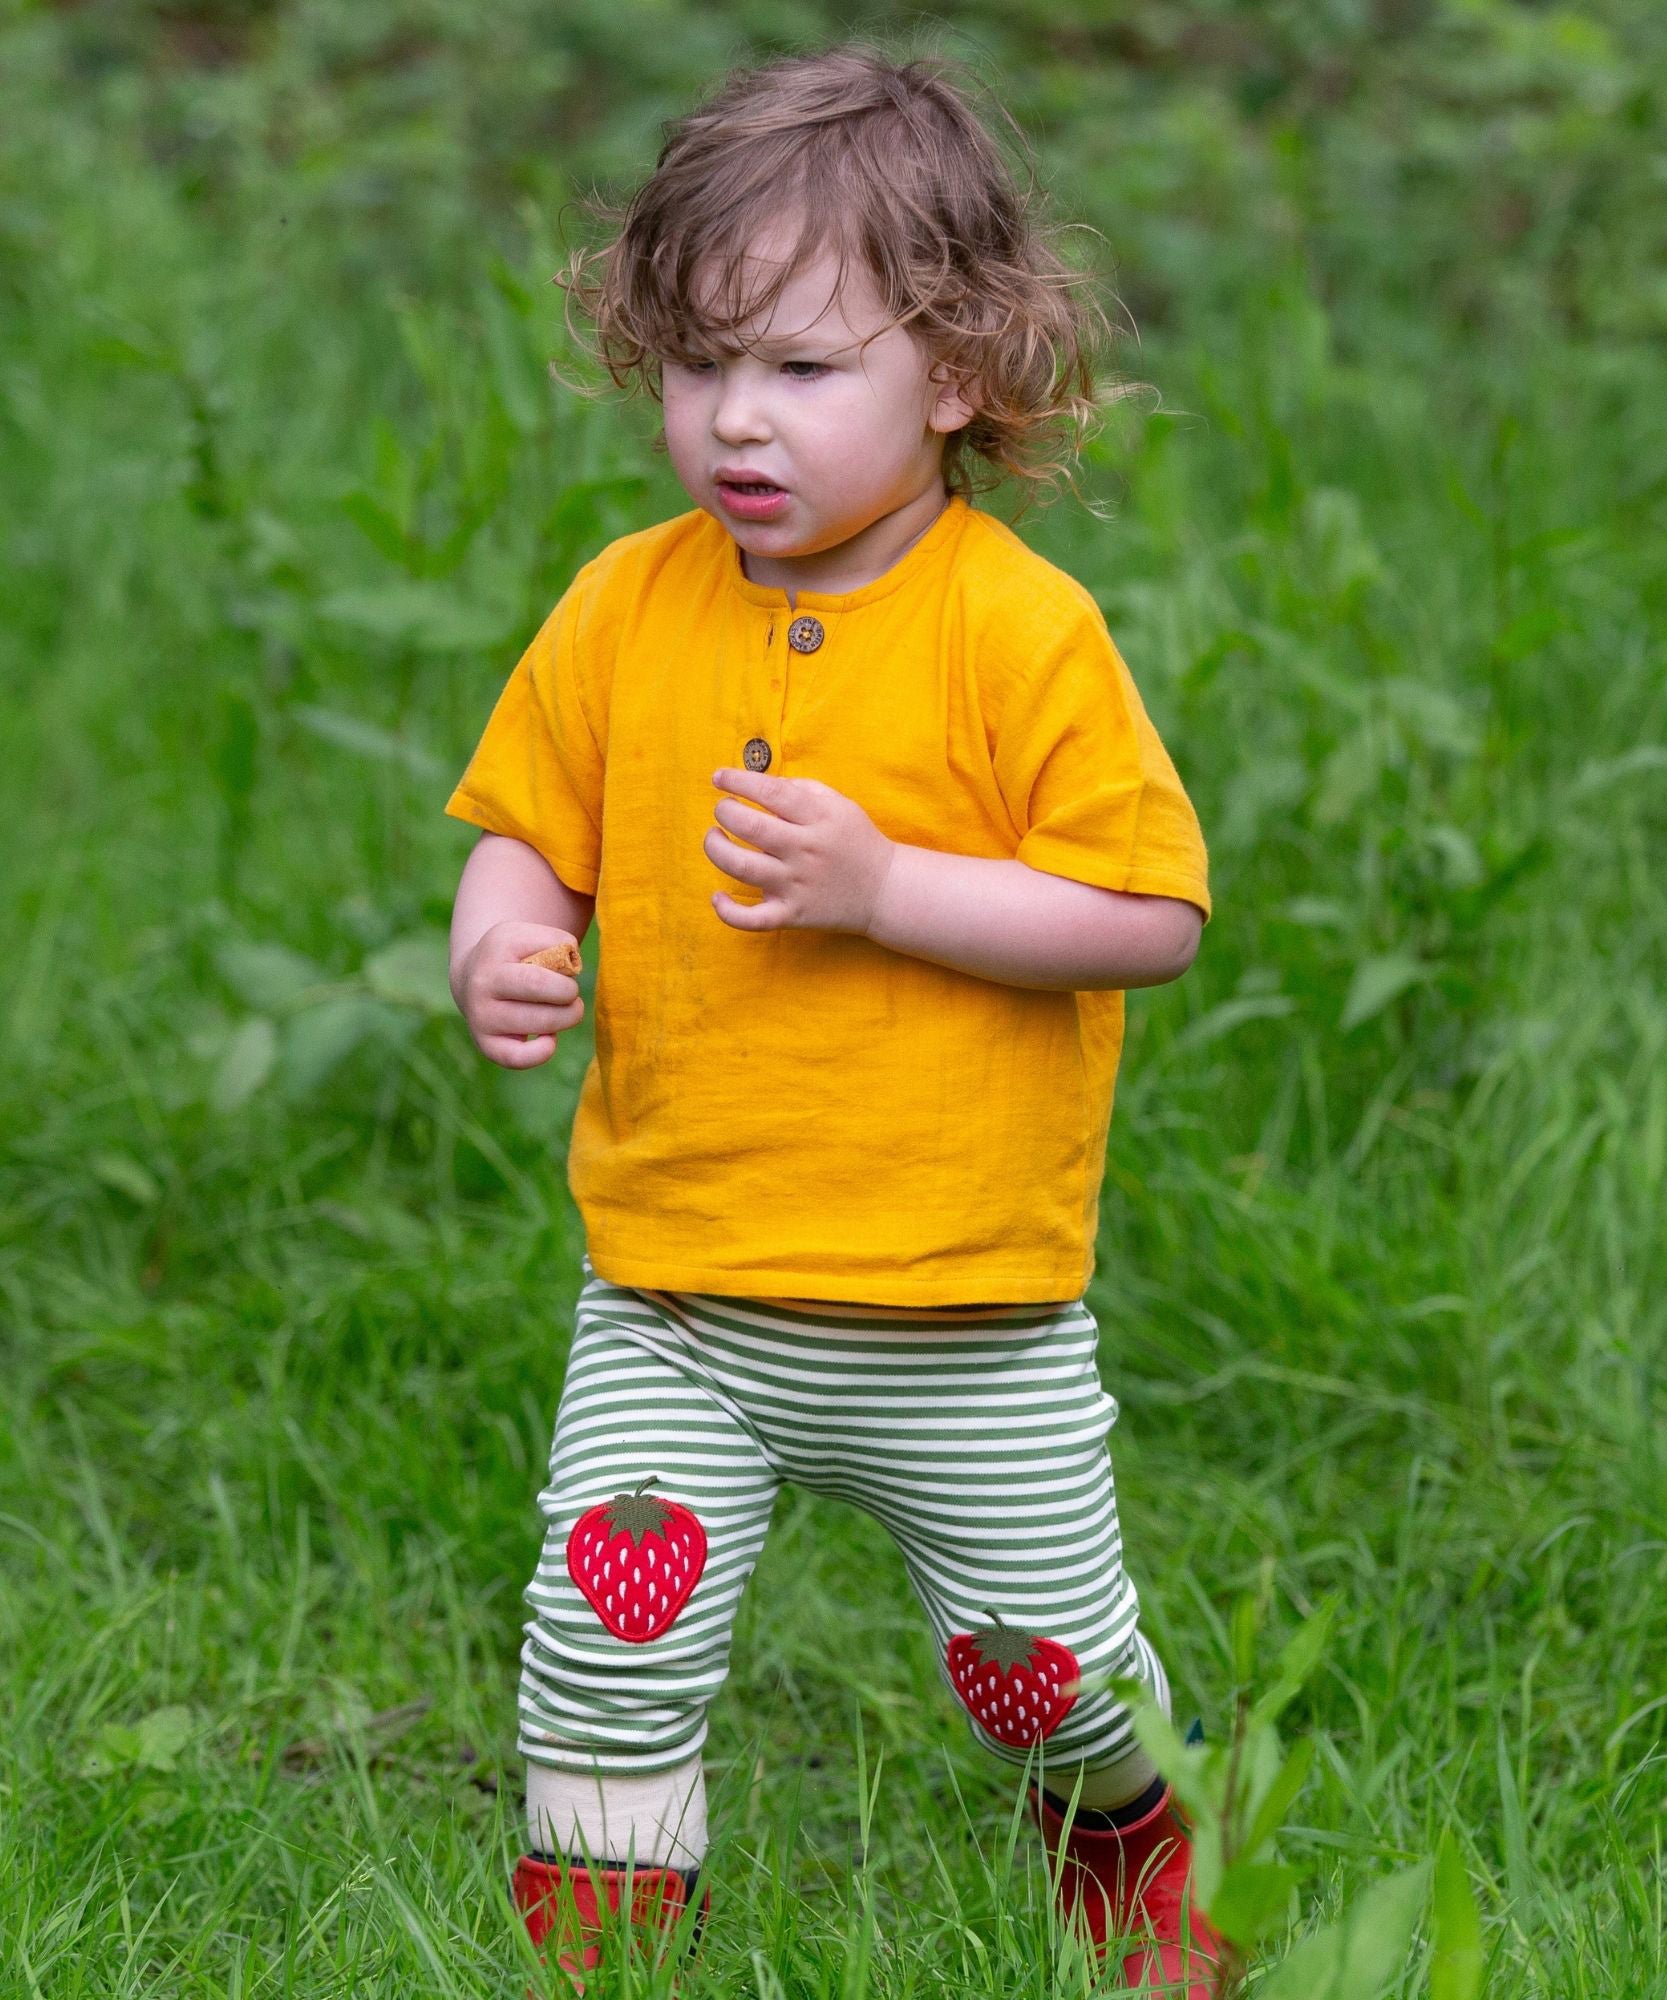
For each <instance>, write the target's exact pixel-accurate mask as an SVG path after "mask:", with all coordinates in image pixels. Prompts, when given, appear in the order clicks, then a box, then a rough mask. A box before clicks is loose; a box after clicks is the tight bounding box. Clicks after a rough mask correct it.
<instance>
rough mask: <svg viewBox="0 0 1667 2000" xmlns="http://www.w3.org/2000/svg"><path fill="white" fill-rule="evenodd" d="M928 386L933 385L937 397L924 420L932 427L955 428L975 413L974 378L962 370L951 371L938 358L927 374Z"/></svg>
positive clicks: (962, 427)
mask: <svg viewBox="0 0 1667 2000" xmlns="http://www.w3.org/2000/svg"><path fill="white" fill-rule="evenodd" d="M927 383H928V385H929V386H936V388H937V391H938V397H937V401H936V402H935V403H934V404H933V405H932V408H931V411H930V412H929V413H928V415H927V419H926V421H927V423H928V424H929V425H930V426H931V427H932V429H933V430H935V431H946V432H947V431H958V430H962V429H964V428H965V427H966V425H968V424H970V423H971V422H972V420H973V418H974V417H976V416H977V414H978V382H977V378H976V377H974V376H971V375H965V374H959V375H958V374H953V373H952V372H951V370H950V368H949V366H948V364H947V363H945V362H942V361H939V362H937V363H935V364H934V365H933V368H932V370H931V373H930V374H929V375H928V376H927Z"/></svg>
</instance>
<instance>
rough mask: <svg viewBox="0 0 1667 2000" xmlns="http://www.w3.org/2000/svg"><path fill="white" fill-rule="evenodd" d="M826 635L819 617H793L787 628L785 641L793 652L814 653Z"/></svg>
mask: <svg viewBox="0 0 1667 2000" xmlns="http://www.w3.org/2000/svg"><path fill="white" fill-rule="evenodd" d="M826 637H827V634H826V633H825V632H824V631H823V630H822V621H821V619H820V618H810V617H805V618H795V619H794V620H793V623H792V624H791V625H789V626H788V628H787V643H788V645H790V646H791V647H792V648H793V650H794V652H795V653H814V652H815V651H816V649H817V647H818V646H820V645H821V643H822V641H823V639H825V638H826Z"/></svg>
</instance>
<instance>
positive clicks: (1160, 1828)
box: [1031, 1790, 1221, 2000]
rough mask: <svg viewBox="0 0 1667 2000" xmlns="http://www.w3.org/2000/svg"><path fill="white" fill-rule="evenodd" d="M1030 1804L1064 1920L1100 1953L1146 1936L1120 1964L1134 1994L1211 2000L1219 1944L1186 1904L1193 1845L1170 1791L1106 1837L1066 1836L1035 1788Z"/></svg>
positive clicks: (1084, 1831)
mask: <svg viewBox="0 0 1667 2000" xmlns="http://www.w3.org/2000/svg"><path fill="white" fill-rule="evenodd" d="M1031 1805H1032V1807H1033V1808H1034V1810H1035V1813H1036V1817H1037V1819H1038V1821H1039V1822H1040V1823H1041V1828H1042V1838H1043V1840H1044V1841H1045V1842H1046V1843H1047V1849H1048V1855H1049V1857H1050V1859H1052V1860H1053V1861H1055V1862H1056V1863H1057V1865H1058V1868H1059V1902H1060V1908H1061V1909H1062V1911H1063V1912H1064V1914H1065V1918H1066V1920H1067V1922H1073V1923H1078V1924H1080V1925H1082V1926H1083V1927H1084V1928H1085V1929H1086V1930H1087V1933H1088V1935H1089V1937H1090V1938H1091V1939H1092V1941H1093V1943H1094V1944H1095V1945H1096V1946H1097V1947H1098V1949H1099V1950H1100V1951H1101V1952H1104V1950H1105V1947H1106V1943H1107V1940H1108V1939H1112V1938H1122V1937H1130V1936H1133V1937H1140V1936H1142V1935H1144V1936H1146V1937H1147V1938H1148V1940H1149V1942H1147V1943H1146V1944H1144V1945H1142V1946H1140V1947H1139V1948H1138V1949H1137V1950H1134V1951H1131V1952H1130V1953H1129V1955H1128V1956H1127V1957H1126V1958H1125V1959H1124V1960H1123V1978H1124V1980H1125V1982H1126V1983H1127V1984H1128V1985H1129V1986H1131V1987H1132V1988H1133V1989H1134V1991H1135V1992H1137V1993H1150V1994H1153V1995H1157V1994H1160V1993H1161V1994H1165V1995H1167V1996H1169V2000H1214V1995H1215V1992H1216V1977H1215V1972H1216V1960H1217V1957H1218V1955H1219V1953H1220V1951H1221V1939H1220V1938H1219V1937H1218V1936H1217V1935H1216V1932H1215V1931H1214V1930H1213V1929H1212V1928H1211V1926H1210V1923H1209V1920H1208V1919H1207V1918H1206V1917H1205V1915H1204V1913H1203V1911H1202V1910H1200V1909H1197V1908H1195V1907H1194V1906H1193V1904H1192V1902H1191V1898H1190V1895H1189V1890H1190V1887H1191V1880H1192V1841H1191V1839H1190V1838H1189V1837H1188V1833H1187V1827H1186V1822H1185V1821H1184V1820H1183V1819H1182V1818H1181V1816H1180V1811H1179V1808H1178V1807H1177V1806H1176V1804H1175V1798H1174V1794H1173V1792H1170V1791H1165V1793H1164V1795H1163V1797H1162V1798H1161V1799H1159V1801H1158V1803H1157V1804H1156V1805H1155V1806H1154V1807H1153V1808H1152V1810H1151V1811H1150V1812H1149V1813H1147V1814H1146V1815H1145V1817H1144V1818H1142V1819H1138V1820H1136V1821H1135V1823H1134V1824H1133V1825H1132V1826H1124V1827H1117V1828H1114V1829H1107V1830H1105V1831H1101V1830H1100V1829H1098V1828H1090V1827H1081V1826H1077V1825H1074V1824H1073V1825H1072V1827H1071V1830H1070V1832H1069V1833H1067V1832H1066V1830H1065V1822H1064V1820H1063V1819H1061V1818H1060V1816H1059V1814H1058V1813H1056V1812H1055V1811H1054V1809H1053V1807H1052V1806H1050V1805H1049V1804H1048V1802H1047V1800H1046V1799H1045V1798H1043V1797H1042V1796H1041V1795H1040V1794H1039V1793H1038V1792H1036V1791H1034V1790H1033V1791H1032V1793H1031Z"/></svg>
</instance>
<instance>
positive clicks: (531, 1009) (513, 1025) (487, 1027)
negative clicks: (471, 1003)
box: [475, 996, 585, 1035]
mask: <svg viewBox="0 0 1667 2000" xmlns="http://www.w3.org/2000/svg"><path fill="white" fill-rule="evenodd" d="M584 1011H585V1003H584V1002H583V1001H582V1000H580V999H579V998H578V997H577V996H575V997H574V998H573V999H572V1000H570V1001H568V1002H567V1003H566V1005H565V1006H561V1007H552V1006H550V1005H548V1004H547V1003H546V1004H539V1003H535V1002H533V1001H530V1000H489V1001H487V1002H486V1004H485V1005H484V1006H481V1007H477V1008H476V1009H475V1025H476V1026H477V1027H478V1028H480V1029H481V1030H482V1032H483V1033H485V1034H488V1035H553V1034H560V1033H561V1031H562V1030H563V1029H564V1028H573V1027H577V1026H578V1024H579V1021H580V1019H581V1018H582V1017H583V1014H584Z"/></svg>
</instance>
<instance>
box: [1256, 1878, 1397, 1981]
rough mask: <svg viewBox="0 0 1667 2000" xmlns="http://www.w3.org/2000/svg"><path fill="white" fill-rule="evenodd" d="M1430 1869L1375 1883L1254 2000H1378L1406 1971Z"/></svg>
mask: <svg viewBox="0 0 1667 2000" xmlns="http://www.w3.org/2000/svg"><path fill="white" fill-rule="evenodd" d="M1429 1872H1430V1864H1429V1863H1428V1862H1427V1861H1419V1862H1415V1863H1414V1864H1413V1866H1412V1867H1410V1868H1403V1869H1401V1870H1400V1871H1399V1872H1398V1873H1397V1874H1394V1875H1389V1876H1386V1877H1385V1878H1384V1879H1383V1880H1382V1881H1381V1882H1374V1883H1373V1884H1372V1886H1371V1888H1369V1889H1368V1890H1366V1891H1365V1893H1364V1894H1363V1895H1362V1896H1361V1897H1360V1898H1359V1900H1358V1901H1357V1902H1356V1903H1355V1904H1353V1906H1352V1907H1351V1908H1350V1909H1348V1910H1347V1911H1346V1912H1345V1913H1344V1914H1343V1916H1341V1917H1340V1918H1339V1919H1338V1920H1337V1922H1336V1923H1335V1924H1331V1925H1328V1926H1327V1928H1326V1929H1325V1930H1323V1931H1317V1932H1316V1933H1315V1934H1314V1936H1313V1937H1309V1938H1304V1939H1303V1941H1302V1943H1301V1944H1299V1945H1298V1946H1297V1948H1296V1950H1295V1951H1293V1952H1292V1953H1291V1954H1290V1956H1289V1957H1288V1958H1285V1959H1282V1960H1281V1961H1280V1963H1279V1964H1278V1965H1277V1966H1275V1968H1274V1970H1273V1972H1272V1974H1271V1975H1270V1976H1269V1978H1268V1979H1267V1980H1266V1981H1264V1983H1263V1984H1262V1985H1260V1986H1258V1987H1257V1989H1256V2000H1378V1995H1379V1994H1381V1993H1382V1992H1383V1989H1384V1988H1385V1987H1386V1986H1387V1985H1388V1984H1389V1982H1390V1981H1391V1980H1392V1979H1394V1978H1395V1977H1396V1976H1397V1975H1398V1974H1399V1973H1401V1972H1403V1971H1404V1970H1405V1969H1406V1963H1407V1959H1408V1956H1409V1955H1410V1952H1411V1948H1412V1935H1413V1931H1414V1928H1415V1927H1416V1925H1417V1922H1418V1912H1419V1910H1420V1909H1421V1908H1422V1907H1423V1902H1424V1893H1425V1886H1426V1883H1427V1881H1428V1878H1429Z"/></svg>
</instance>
